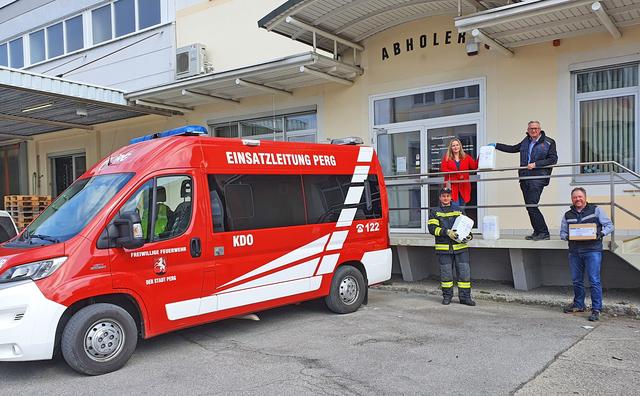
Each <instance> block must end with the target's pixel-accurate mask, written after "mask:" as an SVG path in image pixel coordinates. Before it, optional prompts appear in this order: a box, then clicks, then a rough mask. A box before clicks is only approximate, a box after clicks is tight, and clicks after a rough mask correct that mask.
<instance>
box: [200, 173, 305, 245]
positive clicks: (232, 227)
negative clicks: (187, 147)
mask: <svg viewBox="0 0 640 396" xmlns="http://www.w3.org/2000/svg"><path fill="white" fill-rule="evenodd" d="M208 181H209V197H210V199H211V213H212V221H213V227H214V231H215V232H222V231H244V230H256V229H261V228H275V227H286V226H296V225H303V224H305V213H304V200H303V196H302V180H301V179H300V176H297V175H209V176H208Z"/></svg>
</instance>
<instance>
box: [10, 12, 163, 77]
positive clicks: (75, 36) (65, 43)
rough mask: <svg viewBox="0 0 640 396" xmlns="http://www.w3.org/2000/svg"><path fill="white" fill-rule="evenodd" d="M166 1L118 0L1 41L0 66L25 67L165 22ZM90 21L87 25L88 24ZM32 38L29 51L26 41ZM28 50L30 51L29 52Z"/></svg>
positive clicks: (29, 42)
mask: <svg viewBox="0 0 640 396" xmlns="http://www.w3.org/2000/svg"><path fill="white" fill-rule="evenodd" d="M162 1H163V0H117V1H112V2H110V3H108V4H106V5H102V6H100V7H97V8H94V9H90V10H87V11H85V12H84V13H83V14H86V15H85V16H86V18H83V14H79V15H74V16H72V17H70V18H66V19H64V20H62V21H57V22H56V23H54V24H52V25H49V26H46V27H44V28H40V29H38V30H35V31H30V32H26V33H24V34H23V35H21V36H19V37H17V38H15V39H13V40H10V41H6V42H0V66H10V67H13V68H22V67H25V66H31V65H33V64H36V63H39V62H43V61H46V60H48V59H53V58H56V57H58V56H62V55H64V54H68V53H71V52H74V51H78V50H81V49H83V48H85V38H88V41H89V44H88V45H89V47H91V46H93V45H99V44H102V43H104V42H107V41H110V40H114V39H116V38H118V37H122V36H125V35H127V34H131V33H134V32H136V31H139V30H143V29H146V28H149V27H152V26H155V25H159V24H160V23H161V16H162V13H161V8H162ZM85 21H86V24H85V23H84V22H85ZM26 40H28V50H27V49H26V48H25V47H26V45H23V43H24V42H25V41H26ZM25 50H26V53H25Z"/></svg>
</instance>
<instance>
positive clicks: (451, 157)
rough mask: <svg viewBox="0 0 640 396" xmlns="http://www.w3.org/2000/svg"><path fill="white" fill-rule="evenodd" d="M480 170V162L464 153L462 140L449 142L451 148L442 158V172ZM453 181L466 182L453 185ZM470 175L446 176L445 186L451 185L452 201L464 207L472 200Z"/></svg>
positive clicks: (456, 174) (453, 174)
mask: <svg viewBox="0 0 640 396" xmlns="http://www.w3.org/2000/svg"><path fill="white" fill-rule="evenodd" d="M473 169H478V161H476V160H475V159H474V158H473V157H472V156H470V155H468V154H467V153H465V152H464V149H463V148H462V143H461V142H460V139H458V138H453V139H451V141H450V142H449V148H448V149H447V152H446V154H445V155H444V157H442V163H441V164H440V171H441V172H455V171H461V170H473ZM452 180H456V181H457V180H461V181H462V180H464V181H463V182H461V183H451V182H450V181H452ZM468 180H469V173H452V174H449V175H445V176H444V182H445V184H450V185H451V200H452V201H453V202H457V203H458V204H459V205H460V206H464V205H465V204H466V203H467V202H469V201H470V200H471V182H469V181H468Z"/></svg>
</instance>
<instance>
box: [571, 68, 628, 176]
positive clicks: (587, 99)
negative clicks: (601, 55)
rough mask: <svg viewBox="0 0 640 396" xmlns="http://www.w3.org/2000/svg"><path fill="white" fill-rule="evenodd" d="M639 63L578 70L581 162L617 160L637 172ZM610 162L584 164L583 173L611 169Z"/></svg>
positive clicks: (576, 82) (576, 95) (577, 100)
mask: <svg viewBox="0 0 640 396" xmlns="http://www.w3.org/2000/svg"><path fill="white" fill-rule="evenodd" d="M638 80H639V70H638V63H634V64H625V65H617V66H610V67H607V68H599V69H593V70H585V71H579V72H577V73H575V98H576V103H575V118H576V119H575V125H576V129H577V131H576V136H577V140H578V142H579V145H578V147H579V154H578V155H579V161H580V162H599V161H615V162H618V163H619V164H621V165H623V166H625V167H627V168H629V169H631V170H634V171H637V170H638V169H639V168H640V167H639V166H638V164H639V159H638V137H639V136H640V134H639V130H640V129H639V127H638V119H637V117H638V114H639V111H638V110H639V108H640V107H639V105H638V96H639V94H640V87H639V85H638ZM610 170H612V169H611V167H609V166H606V165H584V166H582V168H581V172H582V173H584V174H594V173H601V172H609V171H610Z"/></svg>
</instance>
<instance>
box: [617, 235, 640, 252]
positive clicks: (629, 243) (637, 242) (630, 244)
mask: <svg viewBox="0 0 640 396" xmlns="http://www.w3.org/2000/svg"><path fill="white" fill-rule="evenodd" d="M620 245H621V247H622V248H623V249H624V252H625V253H640V236H636V237H633V238H630V239H625V240H624V241H623V242H622V243H621V244H620Z"/></svg>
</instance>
